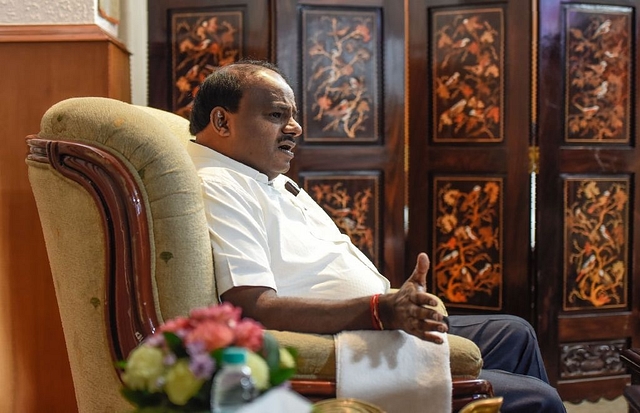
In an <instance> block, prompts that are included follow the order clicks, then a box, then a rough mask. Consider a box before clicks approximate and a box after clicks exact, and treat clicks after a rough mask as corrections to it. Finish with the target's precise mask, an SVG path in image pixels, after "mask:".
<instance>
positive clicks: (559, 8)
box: [537, 0, 640, 401]
mask: <svg viewBox="0 0 640 413" xmlns="http://www.w3.org/2000/svg"><path fill="white" fill-rule="evenodd" d="M599 3H602V4H599ZM604 3H606V4H604ZM639 4H640V2H638V1H635V0H634V1H609V2H595V1H581V2H577V1H567V2H564V1H563V2H561V1H559V0H547V1H543V2H541V3H540V64H539V74H540V81H539V88H538V92H539V96H538V102H539V117H538V119H539V123H538V134H537V138H538V142H539V146H540V174H539V191H538V193H537V204H538V225H537V233H538V235H539V237H538V246H539V247H538V251H537V279H538V288H539V294H538V297H539V298H538V307H539V309H540V310H539V312H538V320H539V324H538V326H539V328H538V330H539V331H538V333H539V335H541V336H543V337H545V338H546V339H545V340H542V341H541V346H542V349H543V354H544V356H545V360H546V362H547V370H548V372H549V374H550V377H551V379H552V380H553V381H554V382H557V387H558V390H559V392H560V394H561V396H562V397H563V398H565V399H567V400H575V401H578V400H582V399H584V398H590V399H592V400H595V399H597V398H599V397H603V396H604V397H607V398H612V397H616V396H618V395H620V394H621V393H622V389H623V388H624V386H625V384H626V383H627V382H628V381H629V378H628V376H627V375H626V374H625V369H624V366H623V365H622V363H621V361H620V359H619V358H618V353H619V351H620V349H623V348H626V347H628V346H630V345H634V346H638V345H640V341H639V339H640V336H639V332H638V323H637V320H638V315H639V314H638V305H637V300H638V298H639V295H638V284H639V283H638V282H637V281H636V280H637V279H638V270H636V269H635V265H634V262H638V258H640V257H639V256H638V252H637V251H638V249H637V248H633V247H632V246H633V245H638V241H640V239H639V238H638V237H639V233H638V229H637V225H634V224H633V219H632V215H631V211H633V210H634V205H638V201H639V194H638V191H637V189H636V188H635V186H636V185H635V182H636V179H637V173H638V170H639V168H640V165H639V164H638V162H637V159H638V157H639V156H640V153H638V149H637V133H638V132H637V126H636V125H635V121H634V120H635V119H637V118H638V106H637V102H636V99H635V95H636V93H635V92H634V90H636V88H637V82H638V74H637V70H636V69H635V65H634V63H633V62H634V59H636V58H637V56H638V33H637V27H638V9H637V7H638V5H639ZM545 102H547V103H548V102H553V104H546V103H545ZM634 281H636V282H634Z"/></svg>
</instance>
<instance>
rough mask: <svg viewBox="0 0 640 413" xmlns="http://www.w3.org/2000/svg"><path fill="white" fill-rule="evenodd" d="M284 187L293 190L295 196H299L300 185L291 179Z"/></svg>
mask: <svg viewBox="0 0 640 413" xmlns="http://www.w3.org/2000/svg"><path fill="white" fill-rule="evenodd" d="M284 189H286V190H287V191H289V192H291V193H292V194H293V196H298V194H299V193H300V188H299V187H298V185H296V184H294V183H293V182H291V181H287V182H285V184H284Z"/></svg>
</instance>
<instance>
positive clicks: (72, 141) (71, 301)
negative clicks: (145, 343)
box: [27, 98, 217, 412]
mask: <svg viewBox="0 0 640 413" xmlns="http://www.w3.org/2000/svg"><path fill="white" fill-rule="evenodd" d="M190 137H191V136H190V135H189V132H188V122H187V121H186V120H185V119H183V118H181V117H179V116H177V115H174V114H171V113H168V112H164V111H160V110H156V109H152V108H144V107H138V106H134V105H131V104H127V103H123V102H120V101H116V100H112V99H107V98H72V99H68V100H65V101H62V102H60V103H57V104H56V105H54V106H52V107H51V108H50V109H49V110H48V111H47V112H46V113H45V115H44V116H43V118H42V122H41V130H40V133H39V134H38V135H32V136H29V137H27V142H28V145H29V148H30V151H29V154H28V156H27V164H28V173H29V180H30V183H31V187H32V190H33V193H34V197H35V200H36V204H37V208H38V214H39V217H40V221H41V224H42V229H43V233H44V238H45V243H46V248H47V254H48V258H49V262H50V266H51V272H52V276H53V280H54V285H55V289H56V297H57V301H58V306H59V310H60V316H61V319H62V325H63V330H64V335H65V341H66V345H67V352H68V355H69V362H70V365H71V371H72V375H73V381H74V386H75V392H76V399H77V402H78V408H79V411H80V412H95V411H123V410H126V409H127V408H130V407H131V406H129V405H128V404H127V403H126V402H125V401H124V399H122V397H121V396H120V394H119V387H120V385H119V376H118V373H117V371H116V369H115V366H114V364H113V360H119V359H123V358H125V357H126V355H127V354H128V353H129V351H130V350H132V349H133V348H134V347H135V346H136V345H137V344H138V343H139V341H141V340H142V339H143V338H144V337H145V336H147V335H148V334H150V333H152V332H153V331H154V329H155V328H156V326H157V325H158V324H159V323H161V322H162V320H163V319H166V318H170V317H174V316H176V315H184V314H186V313H187V312H188V310H189V309H190V308H193V307H194V306H203V305H208V304H211V303H214V302H215V300H216V296H217V295H216V292H215V282H214V279H213V262H212V254H211V244H210V241H209V235H208V229H207V224H206V218H205V215H204V209H203V201H202V195H201V188H200V184H199V180H198V177H197V174H196V171H195V168H194V166H193V164H192V162H191V160H190V159H189V157H188V154H187V153H186V150H185V144H186V141H187V140H188V139H190ZM123 199H128V200H130V201H133V202H123V201H122V200H123Z"/></svg>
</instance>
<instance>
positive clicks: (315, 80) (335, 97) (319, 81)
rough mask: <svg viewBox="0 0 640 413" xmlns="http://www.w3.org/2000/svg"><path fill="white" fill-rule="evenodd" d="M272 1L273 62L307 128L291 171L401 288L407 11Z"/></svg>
mask: <svg viewBox="0 0 640 413" xmlns="http://www.w3.org/2000/svg"><path fill="white" fill-rule="evenodd" d="M275 4H276V10H277V15H278V25H277V28H276V37H277V41H276V50H277V63H278V65H279V66H280V67H281V68H282V69H283V71H284V72H285V73H286V74H287V76H288V77H289V79H290V80H291V81H292V83H293V84H294V91H295V92H296V98H297V103H298V109H299V112H300V113H299V117H300V122H301V124H302V126H303V129H304V131H303V135H302V137H301V141H300V142H299V146H298V147H297V148H296V158H295V160H294V162H293V163H292V170H291V171H290V173H289V174H290V175H291V176H292V177H293V178H294V179H296V180H298V181H299V183H300V184H301V185H302V186H303V187H304V188H305V190H307V191H308V192H309V194H310V195H311V196H312V197H314V198H315V199H316V201H318V203H319V204H320V205H321V206H322V207H323V208H324V209H325V210H326V211H327V212H328V213H329V215H330V216H331V217H332V218H333V219H334V221H335V222H336V224H337V225H338V227H339V228H340V229H341V230H342V231H343V232H344V233H346V234H348V235H349V236H350V237H351V239H352V240H353V242H354V243H355V244H356V245H357V246H358V247H359V248H360V249H361V250H362V251H363V252H364V253H365V255H367V256H368V257H369V258H370V259H371V260H372V261H373V262H374V264H376V265H377V266H378V268H380V270H381V272H382V273H383V274H385V275H386V276H387V277H388V278H389V279H390V280H391V283H392V285H394V286H399V285H400V284H401V283H402V282H403V281H404V280H405V278H406V274H405V273H404V227H403V206H404V184H403V183H404V174H403V164H404V158H403V153H404V152H403V140H404V139H403V138H404V136H403V135H404V129H403V117H404V112H403V86H404V85H403V80H404V76H403V73H404V72H403V71H404V49H403V47H402V46H401V45H402V40H403V37H404V35H403V33H404V32H403V30H404V29H403V8H402V7H398V5H399V4H398V2H395V1H391V0H385V1H383V0H363V1H358V2H353V4H349V3H348V2H338V1H311V0H306V1H295V0H278V1H277V2H276V3H275Z"/></svg>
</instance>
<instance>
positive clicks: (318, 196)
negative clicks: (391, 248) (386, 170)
mask: <svg viewBox="0 0 640 413" xmlns="http://www.w3.org/2000/svg"><path fill="white" fill-rule="evenodd" d="M301 176H302V177H303V179H304V188H305V191H307V192H308V193H309V195H310V196H311V197H312V198H313V199H314V200H315V201H316V202H317V203H318V204H319V205H320V206H321V207H322V208H323V209H324V210H325V211H326V212H327V214H329V216H330V217H331V219H333V221H334V222H335V223H336V225H337V226H338V228H339V229H340V231H341V232H342V233H343V234H346V235H348V236H349V238H351V241H352V242H353V243H354V245H355V246H356V247H358V248H359V249H360V251H362V252H363V253H364V254H365V255H366V256H367V257H368V258H369V259H370V260H371V261H372V262H373V263H374V264H375V265H376V266H377V265H379V264H380V262H379V256H378V246H379V240H378V237H379V235H378V234H379V226H378V225H379V223H378V214H379V211H378V205H379V195H378V194H379V192H378V185H379V184H378V182H379V176H378V175H377V174H373V175H365V174H357V175H346V174H345V175H335V174H331V175H328V174H311V173H306V174H304V173H303V174H301Z"/></svg>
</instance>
